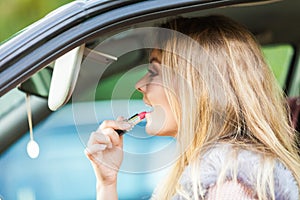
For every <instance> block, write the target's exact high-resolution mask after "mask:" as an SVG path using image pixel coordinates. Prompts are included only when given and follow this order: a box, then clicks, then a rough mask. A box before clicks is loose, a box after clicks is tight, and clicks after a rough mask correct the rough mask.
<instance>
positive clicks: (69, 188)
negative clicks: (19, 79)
mask: <svg viewBox="0 0 300 200" xmlns="http://www.w3.org/2000/svg"><path fill="white" fill-rule="evenodd" d="M299 8H300V1H298V0H282V1H277V0H275V1H265V2H259V3H247V4H237V5H232V6H225V7H218V8H208V9H203V10H195V11H193V12H189V13H181V14H180V15H178V16H181V17H197V16H205V15H211V14H217V15H225V16H228V17H230V18H232V19H234V20H236V21H238V22H240V23H242V24H244V25H245V26H246V27H247V28H248V29H249V30H250V31H251V32H252V33H253V34H254V35H255V36H256V38H257V40H258V41H259V43H260V44H261V45H262V51H263V53H264V55H265V57H266V60H267V62H268V63H269V65H270V67H271V69H272V71H273V73H274V76H275V77H276V79H277V80H278V85H279V86H280V87H281V88H282V89H283V91H284V92H285V94H286V97H287V103H288V105H289V107H288V108H287V109H289V111H290V119H291V126H293V128H294V129H295V134H297V135H298V136H299V131H300V130H299V128H300V97H299V96H300V57H299V47H300V34H299V33H300V26H299V20H300V12H299ZM178 16H176V17H178ZM172 17H174V16H171V15H170V16H169V17H162V18H158V19H154V20H153V19H151V20H148V19H145V20H144V21H143V22H138V23H136V24H134V25H130V26H128V27H121V28H120V29H118V30H112V31H110V32H108V33H107V34H105V35H98V36H97V37H95V38H93V39H90V40H89V41H86V42H85V43H84V44H82V45H80V46H78V47H77V48H75V49H73V50H72V51H70V52H68V53H67V54H65V55H63V56H61V57H60V58H58V59H56V60H54V61H53V62H51V63H49V64H48V65H47V66H45V67H44V68H43V69H42V70H40V71H39V72H38V73H36V74H35V75H33V76H32V77H31V78H30V79H28V80H26V81H25V82H23V83H22V84H20V85H19V86H18V87H17V88H15V89H13V90H11V91H9V92H8V93H6V94H5V95H3V96H2V97H1V98H0V127H1V129H2V130H1V133H0V166H1V167H0V169H1V170H0V177H1V179H0V199H2V198H1V197H3V199H17V200H23V199H26V200H31V199H32V200H34V199H94V198H95V192H96V191H95V181H96V180H95V177H94V174H93V170H92V167H91V165H90V163H89V160H88V159H87V158H86V157H85V155H84V149H85V146H86V143H87V140H88V138H89V135H90V133H91V132H92V131H94V130H95V129H97V127H98V126H99V124H100V123H101V122H102V121H103V120H105V119H115V118H116V117H117V116H124V117H130V116H131V115H133V114H135V113H138V112H141V111H144V110H147V109H149V108H147V106H145V104H144V103H143V101H142V95H141V94H140V93H139V92H137V91H136V90H135V83H136V82H137V81H138V80H139V79H140V78H141V77H142V76H143V75H144V74H145V73H146V66H147V65H148V55H149V51H150V50H151V48H153V44H152V43H151V42H152V40H154V39H155V30H156V27H157V26H159V24H161V23H163V22H165V21H166V20H167V19H169V18H172ZM29 97H30V100H29V103H28V101H27V102H26V98H27V100H28V99H29ZM29 105H30V112H29V111H28V107H29ZM29 114H30V115H32V124H33V128H32V132H30V130H29V126H30V125H29V122H28V118H29ZM144 127H145V122H144V121H143V122H141V123H139V124H138V125H136V126H135V127H134V128H133V129H132V130H131V131H130V132H128V133H127V134H125V136H124V152H125V156H124V163H123V164H122V166H121V171H120V174H119V177H118V180H119V181H118V194H119V199H149V198H150V197H151V194H152V192H153V190H154V189H155V186H156V184H157V183H158V182H159V181H160V180H161V179H162V178H163V176H164V175H165V174H166V173H167V171H168V169H169V167H170V166H171V165H172V161H173V158H174V156H175V154H174V152H173V151H172V149H173V147H174V145H175V140H174V139H173V138H171V137H156V136H150V135H148V134H147V133H145V130H144V129H145V128H144ZM32 137H33V138H34V140H35V141H36V142H37V144H38V145H39V155H38V156H37V158H35V159H32V158H30V157H29V156H28V153H27V143H28V142H29V141H30V140H31V139H32ZM299 152H300V151H299ZM158 158H159V159H158Z"/></svg>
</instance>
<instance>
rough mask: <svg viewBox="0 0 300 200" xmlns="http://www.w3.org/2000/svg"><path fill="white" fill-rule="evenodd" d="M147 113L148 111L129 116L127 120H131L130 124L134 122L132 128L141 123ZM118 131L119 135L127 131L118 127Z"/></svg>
mask: <svg viewBox="0 0 300 200" xmlns="http://www.w3.org/2000/svg"><path fill="white" fill-rule="evenodd" d="M146 114H147V112H140V113H137V114H135V115H133V116H131V117H130V118H128V119H127V120H126V121H127V122H129V123H130V124H132V128H133V127H134V126H135V125H137V124H138V123H140V122H141V121H142V120H143V119H145V116H146ZM116 132H117V133H118V134H119V136H121V135H124V134H125V133H126V132H127V131H126V130H120V129H117V130H116Z"/></svg>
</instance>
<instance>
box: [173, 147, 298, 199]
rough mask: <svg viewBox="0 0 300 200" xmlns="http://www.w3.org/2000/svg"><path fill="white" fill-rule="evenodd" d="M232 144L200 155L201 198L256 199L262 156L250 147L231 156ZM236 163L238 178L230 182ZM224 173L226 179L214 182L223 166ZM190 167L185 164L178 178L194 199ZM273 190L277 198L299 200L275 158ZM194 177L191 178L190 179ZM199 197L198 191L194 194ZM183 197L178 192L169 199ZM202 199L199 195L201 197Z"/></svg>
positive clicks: (288, 173)
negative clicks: (220, 182) (202, 192)
mask: <svg viewBox="0 0 300 200" xmlns="http://www.w3.org/2000/svg"><path fill="white" fill-rule="evenodd" d="M232 152H233V147H232V145H231V144H218V145H216V146H215V147H214V148H212V149H210V150H209V151H208V152H207V153H205V154H204V155H203V156H202V157H201V158H200V166H199V172H200V173H199V174H198V175H199V177H198V178H197V179H199V180H200V182H201V187H202V190H203V191H204V195H205V196H204V197H205V198H204V199H206V200H250V199H252V200H253V199H254V200H255V199H257V198H256V190H255V188H256V186H255V184H256V180H257V175H258V171H259V170H260V169H261V168H262V165H261V163H260V160H261V159H262V156H261V155H260V154H259V153H255V152H252V151H249V150H243V149H240V150H239V151H238V153H237V156H236V157H234V158H233V157H232V156H230V155H232ZM234 166H237V171H236V174H237V177H236V180H237V181H233V180H234V179H235V177H233V171H232V168H234ZM224 167H225V169H228V170H226V172H225V180H227V181H225V182H224V183H222V184H219V185H217V184H216V183H217V180H218V178H219V175H220V173H221V172H223V170H222V169H224ZM194 175H195V174H194V173H192V167H191V166H187V167H186V169H185V170H184V171H183V173H182V175H181V178H180V185H181V186H182V189H183V190H184V192H185V194H186V195H188V196H189V197H190V199H195V198H194V193H193V185H192V179H193V178H194ZM273 176H274V191H275V199H276V200H299V188H298V184H297V182H296V180H295V178H294V176H293V174H292V173H291V171H290V170H289V169H287V168H286V167H285V166H284V165H283V164H282V163H281V162H279V161H278V160H277V161H276V162H275V166H274V170H273ZM192 177H193V178H192ZM197 195H198V196H199V198H200V194H197ZM183 199H185V198H184V197H183V196H181V195H180V194H175V195H174V196H173V198H172V200H183ZM200 199H201V198H200Z"/></svg>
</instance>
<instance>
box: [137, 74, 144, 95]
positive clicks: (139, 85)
mask: <svg viewBox="0 0 300 200" xmlns="http://www.w3.org/2000/svg"><path fill="white" fill-rule="evenodd" d="M145 87H146V81H145V76H143V77H142V78H141V79H140V80H138V81H137V82H136V84H135V89H136V90H138V91H139V92H141V93H144V92H145Z"/></svg>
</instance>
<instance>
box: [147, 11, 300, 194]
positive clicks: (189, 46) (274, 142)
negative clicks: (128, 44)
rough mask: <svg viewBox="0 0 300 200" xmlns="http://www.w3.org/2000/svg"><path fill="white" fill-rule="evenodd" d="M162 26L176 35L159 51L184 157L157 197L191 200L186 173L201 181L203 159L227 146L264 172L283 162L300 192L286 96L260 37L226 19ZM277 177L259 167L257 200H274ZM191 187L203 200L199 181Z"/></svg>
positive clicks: (165, 38)
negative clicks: (252, 158)
mask: <svg viewBox="0 0 300 200" xmlns="http://www.w3.org/2000/svg"><path fill="white" fill-rule="evenodd" d="M161 27H162V28H166V29H171V30H174V31H172V33H170V34H167V33H166V32H165V31H161V32H160V33H158V43H157V44H160V46H159V47H158V49H161V51H162V61H161V62H162V65H163V67H162V74H163V82H164V84H165V86H166V88H168V89H166V94H167V97H168V100H169V102H170V105H171V107H172V109H173V112H174V114H175V116H176V119H177V122H178V133H177V136H176V137H177V142H178V145H179V147H180V150H181V154H180V157H179V158H178V160H177V161H176V163H175V164H174V167H173V170H172V172H171V173H170V175H169V176H168V178H167V179H166V181H165V182H164V184H162V185H160V186H159V187H158V188H157V190H156V192H155V193H154V196H153V198H155V199H171V197H172V196H173V195H174V194H175V193H180V194H181V195H183V196H184V197H186V198H187V199H189V197H188V195H187V194H185V193H184V191H183V190H182V189H181V188H180V184H179V183H178V182H179V179H180V176H181V174H182V172H183V170H184V168H185V167H186V166H187V165H192V166H193V168H194V169H195V170H193V173H195V175H194V176H192V177H199V176H198V175H197V173H199V172H198V171H199V170H198V171H197V168H199V167H198V166H199V163H198V162H199V156H200V155H202V154H203V153H205V151H207V150H208V149H209V147H211V146H212V145H214V144H216V143H222V142H225V143H230V144H232V145H234V146H236V147H238V148H243V149H249V150H251V151H256V152H259V153H260V154H262V155H263V157H265V159H263V160H262V161H261V162H262V163H261V166H271V168H272V167H273V166H274V160H275V159H278V160H279V161H281V162H282V163H283V164H284V165H285V166H286V167H287V168H288V169H290V170H291V172H292V173H293V175H294V177H295V179H296V181H297V183H298V185H300V175H299V172H300V159H299V155H298V153H297V149H296V144H295V135H294V132H293V129H292V128H291V126H290V123H289V119H288V114H287V109H286V103H285V100H284V94H283V92H282V90H281V88H280V87H279V86H278V84H277V81H276V80H275V78H274V76H273V74H272V72H271V71H270V69H269V67H268V66H267V64H266V62H265V61H264V58H263V54H262V52H261V49H260V46H259V45H258V43H257V42H256V40H255V38H254V36H253V35H252V34H251V33H250V32H249V31H248V30H247V29H246V28H244V27H243V26H242V25H240V24H238V23H236V22H234V21H232V20H231V19H228V18H226V17H224V16H207V17H200V18H192V19H186V18H178V19H175V20H172V21H170V22H168V23H166V24H164V25H162V26H161ZM170 88H173V91H170V90H169V89H170ZM175 90H176V95H174V91H175ZM224 170H225V169H224ZM272 177H273V171H272V170H270V168H264V167H262V168H261V171H260V172H259V173H258V175H257V183H255V184H256V188H255V190H256V193H257V194H256V195H257V197H258V199H267V198H268V196H267V195H268V194H269V193H268V191H270V194H271V198H273V199H274V198H275V197H274V186H273V185H274V183H273V178H272ZM223 178H224V177H223ZM192 182H193V192H194V198H198V195H199V194H200V196H201V195H202V196H203V195H204V192H203V191H202V190H201V180H197V179H195V180H192ZM218 182H222V180H219V181H218ZM174 183H176V184H175V185H174Z"/></svg>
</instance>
